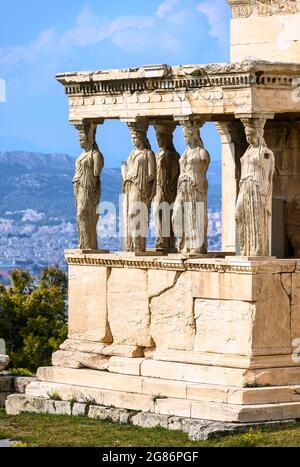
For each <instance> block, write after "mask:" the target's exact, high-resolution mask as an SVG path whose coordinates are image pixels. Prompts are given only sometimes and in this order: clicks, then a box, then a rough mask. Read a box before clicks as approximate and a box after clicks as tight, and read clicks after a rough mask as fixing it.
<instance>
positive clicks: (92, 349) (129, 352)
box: [60, 339, 144, 358]
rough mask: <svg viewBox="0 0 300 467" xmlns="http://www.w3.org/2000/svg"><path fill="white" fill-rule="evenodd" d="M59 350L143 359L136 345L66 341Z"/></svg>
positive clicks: (139, 348)
mask: <svg viewBox="0 0 300 467" xmlns="http://www.w3.org/2000/svg"><path fill="white" fill-rule="evenodd" d="M60 349H61V350H71V351H78V352H87V353H95V354H99V355H106V356H116V357H128V358H136V357H143V355H144V354H143V348H142V347H138V346H136V345H118V344H102V343H100V342H84V341H76V340H72V339H67V340H66V341H65V342H64V343H63V344H62V345H61V346H60Z"/></svg>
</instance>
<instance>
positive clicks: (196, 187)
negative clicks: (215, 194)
mask: <svg viewBox="0 0 300 467" xmlns="http://www.w3.org/2000/svg"><path fill="white" fill-rule="evenodd" d="M201 123H202V122H200V121H199V120H189V121H183V122H182V126H183V134H184V139H185V142H186V144H187V149H186V150H185V152H184V154H183V156H182V157H181V158H180V175H179V179H178V187H177V196H176V201H175V204H174V213H173V228H174V233H175V236H176V237H177V238H178V239H179V245H178V249H179V251H180V252H181V253H194V254H199V253H207V228H208V215H207V190H208V181H207V178H206V174H207V170H208V167H209V163H210V156H209V153H208V152H207V151H206V149H205V148H204V146H203V142H202V139H201V137H200V131H199V128H200V126H201Z"/></svg>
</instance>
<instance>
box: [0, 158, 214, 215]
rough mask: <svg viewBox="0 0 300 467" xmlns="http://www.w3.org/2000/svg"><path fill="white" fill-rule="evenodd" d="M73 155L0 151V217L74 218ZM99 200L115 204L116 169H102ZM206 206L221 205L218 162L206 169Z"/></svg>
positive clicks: (118, 182) (118, 176)
mask: <svg viewBox="0 0 300 467" xmlns="http://www.w3.org/2000/svg"><path fill="white" fill-rule="evenodd" d="M74 164H75V161H74V159H73V158H71V157H69V156H68V155H66V154H43V153H32V152H21V151H12V152H0V200H1V201H0V216H4V215H5V213H6V212H7V211H10V212H15V211H19V210H24V209H34V210H35V211H37V212H44V213H45V214H46V217H47V218H48V219H49V218H51V217H58V218H61V219H64V220H66V221H74V220H75V211H74V199H73V186H72V177H73V175H74ZM101 178H102V200H103V201H112V202H114V203H117V201H118V196H119V193H120V189H121V172H120V169H119V168H116V169H104V170H103V172H102V177H101ZM208 178H209V208H210V209H213V210H219V209H220V204H221V163H220V162H218V161H214V162H212V163H211V166H210V169H209V175H208Z"/></svg>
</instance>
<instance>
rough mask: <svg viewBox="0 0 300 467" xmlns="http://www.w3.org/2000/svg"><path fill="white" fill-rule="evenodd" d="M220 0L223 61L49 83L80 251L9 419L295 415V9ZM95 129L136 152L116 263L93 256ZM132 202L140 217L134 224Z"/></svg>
mask: <svg viewBox="0 0 300 467" xmlns="http://www.w3.org/2000/svg"><path fill="white" fill-rule="evenodd" d="M224 1H225V0H224ZM228 3H229V5H230V6H231V9H232V20H231V62H230V63H228V64H206V65H199V64H196V65H184V66H171V65H166V64H162V65H147V66H143V67H141V68H135V69H132V68H131V69H124V70H109V71H91V72H84V73H83V72H74V73H63V74H59V75H58V76H57V79H58V81H59V82H60V83H61V84H62V85H63V86H64V89H65V92H66V95H67V98H68V101H69V109H70V123H71V124H73V125H75V127H76V128H77V129H78V132H79V138H80V143H81V146H82V148H83V153H82V154H81V156H80V157H79V158H78V160H77V163H76V174H75V177H74V191H75V197H76V206H77V221H78V237H79V248H78V249H77V250H72V251H67V252H66V260H67V262H68V265H69V336H68V340H67V341H65V342H64V343H63V344H62V345H61V347H60V350H59V351H58V352H56V353H55V354H54V355H53V362H52V365H53V366H51V367H48V368H39V370H38V375H37V376H38V381H37V382H33V383H31V384H30V385H29V386H28V387H27V389H26V394H25V395H12V396H10V397H9V398H8V400H7V405H6V408H7V411H8V413H20V412H22V411H28V410H33V411H43V410H44V411H45V410H46V411H47V407H49V404H48V405H47V403H48V402H49V398H50V400H51V394H52V393H53V394H54V393H59V395H60V398H61V399H62V400H64V401H69V400H71V399H72V400H76V401H77V402H78V403H80V402H81V403H84V402H86V401H93V404H94V405H96V406H97V405H98V406H101V407H116V408H119V409H128V410H133V411H141V412H142V413H143V414H145V413H146V414H148V415H149V417H150V416H153V417H154V415H151V414H155V416H157V418H156V419H159V417H162V418H161V420H167V419H168V417H183V418H184V419H197V420H215V421H226V422H235V423H246V422H247V423H248V422H249V423H252V422H267V421H283V420H288V419H293V418H297V417H298V418H299V417H300V357H299V353H300V260H299V259H297V258H300V183H299V182H300V33H299V31H300V1H296V0H289V1H287V0H285V1H283V0H275V1H272V0H264V1H251V0H228ZM105 119H118V120H120V121H121V122H122V124H123V125H127V126H128V131H130V133H131V136H132V142H133V152H132V154H131V155H130V156H129V159H128V162H127V163H126V164H124V166H123V168H122V173H123V192H124V225H125V229H124V250H125V251H124V252H119V253H110V252H107V251H101V250H99V249H98V243H97V236H96V234H95V232H96V224H97V221H98V214H97V209H96V208H97V205H98V202H99V199H100V196H101V186H100V183H99V176H100V174H101V170H102V167H103V163H105V155H104V156H103V155H102V154H101V153H100V151H99V149H98V146H97V143H96V139H95V135H96V127H97V125H101V124H102V123H103V122H104V121H105ZM206 122H214V123H215V124H216V127H217V129H218V131H219V134H220V138H221V141H222V252H220V253H218V254H216V253H214V254H212V253H210V252H209V251H207V180H206V171H207V169H208V167H209V161H210V158H209V154H208V152H207V150H206V149H205V147H204V145H203V142H202V139H201V126H202V125H203V124H205V123H206ZM151 125H153V126H154V127H155V130H156V134H157V138H158V144H159V147H160V151H159V153H158V154H156V155H155V154H154V153H153V152H152V150H151V147H150V143H149V140H148V138H147V130H148V128H149V126H151ZM178 125H179V126H181V127H182V130H183V134H184V137H185V141H186V145H187V149H186V151H185V152H184V154H183V155H182V156H181V158H179V155H178V154H177V152H176V148H175V147H174V144H173V139H172V135H173V131H174V129H175V127H176V126H178ZM161 202H163V203H164V205H163V206H164V207H163V208H160V207H159V203H161ZM136 203H141V205H142V206H144V207H145V209H143V208H141V209H140V212H139V214H140V215H139V222H138V223H137V222H135V221H136V218H137V211H136V210H135V204H136ZM166 206H169V207H170V206H171V208H169V221H166V222H163V218H164V214H166V211H167V207H166ZM152 209H153V210H154V211H155V221H156V227H157V244H156V248H154V249H149V248H147V242H146V233H145V232H146V231H147V227H148V223H147V222H148V221H147V217H148V216H147V215H148V213H149V211H150V210H152ZM166 217H167V216H166ZM163 224H164V225H163ZM166 224H167V226H169V227H170V229H169V230H170V231H169V234H166V233H165V232H164V228H163V227H165V226H166ZM46 402H47V403H46ZM94 410H96V409H95V408H94ZM103 410H104V409H103ZM107 410H108V409H107ZM163 417H165V418H163ZM178 420H179V419H178Z"/></svg>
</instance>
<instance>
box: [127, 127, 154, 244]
mask: <svg viewBox="0 0 300 467" xmlns="http://www.w3.org/2000/svg"><path fill="white" fill-rule="evenodd" d="M128 127H129V129H130V133H131V139H132V143H133V145H134V150H133V151H132V153H131V154H130V156H129V158H128V161H127V167H126V174H125V177H124V180H123V192H124V193H125V196H126V209H127V216H126V217H127V248H126V249H127V251H133V252H144V251H146V237H147V230H148V227H149V220H150V219H149V218H150V209H151V202H152V200H153V198H154V196H155V191H156V161H155V154H154V153H153V151H152V150H151V146H150V143H149V140H148V138H147V130H148V124H146V123H144V122H134V123H128Z"/></svg>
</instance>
